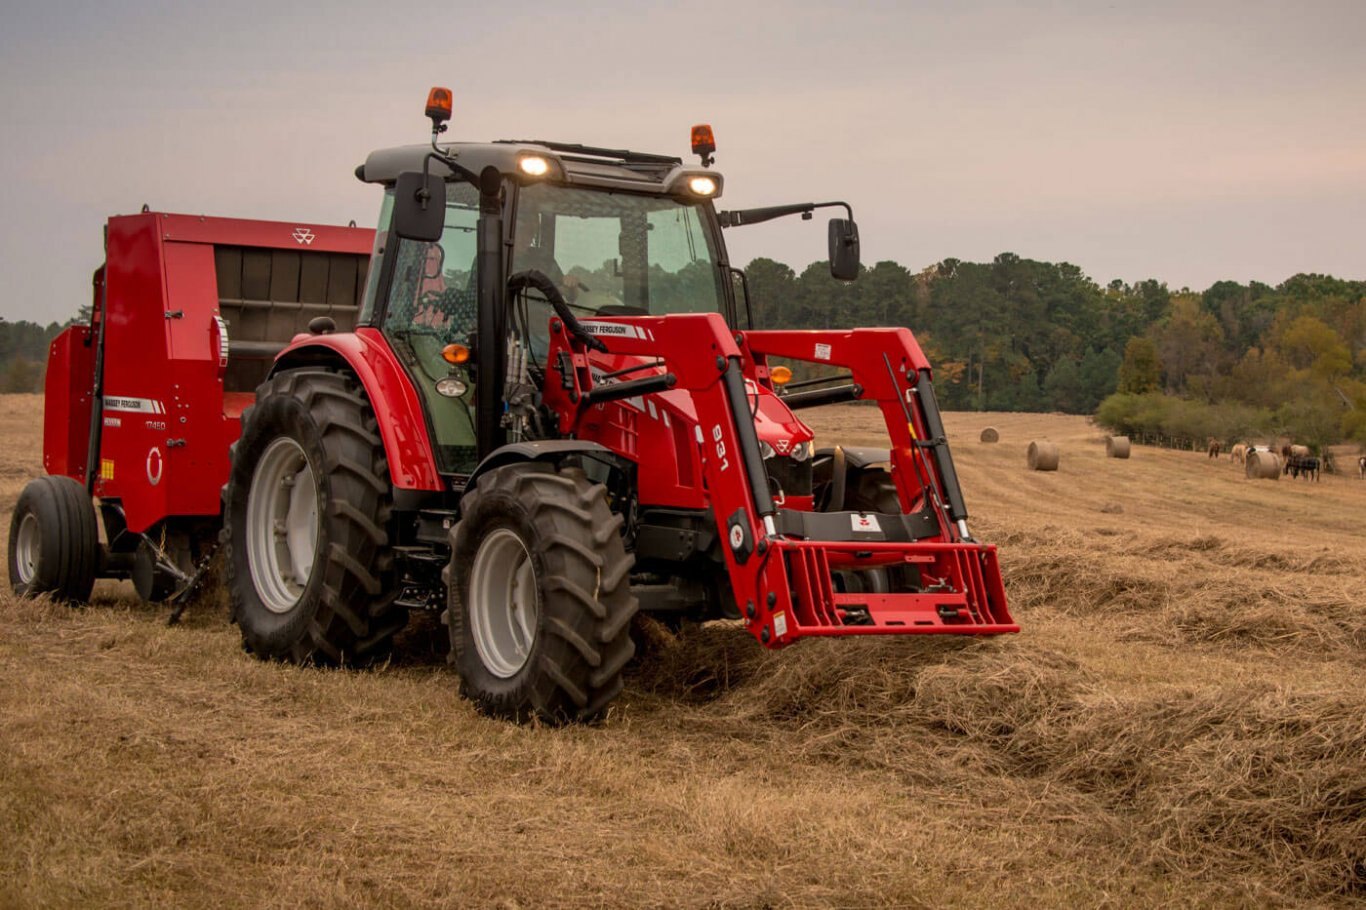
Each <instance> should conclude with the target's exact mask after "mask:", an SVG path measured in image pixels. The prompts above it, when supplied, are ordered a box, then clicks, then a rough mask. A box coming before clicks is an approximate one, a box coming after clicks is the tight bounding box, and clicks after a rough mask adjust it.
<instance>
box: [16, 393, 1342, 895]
mask: <svg viewBox="0 0 1366 910" xmlns="http://www.w3.org/2000/svg"><path fill="white" fill-rule="evenodd" d="M40 409H41V402H40V401H39V400H38V399H35V398H22V397H13V396H11V397H3V398H0V497H2V498H3V500H4V502H3V505H4V516H5V519H4V521H5V522H6V523H7V521H8V515H9V511H10V508H11V507H12V504H13V502H14V499H15V497H16V496H17V494H18V491H19V489H20V488H21V486H22V484H23V482H24V481H25V480H26V479H27V478H28V477H30V476H33V475H34V474H36V473H37V472H38V470H39V464H40V460H39V431H38V429H37V428H38V426H39V414H40ZM876 420H877V414H876V412H874V411H871V410H869V409H861V408H854V407H849V408H842V409H825V410H824V412H823V413H819V416H817V417H816V418H815V419H814V420H813V423H814V424H815V425H816V426H817V427H818V429H819V430H820V431H821V432H822V433H823V436H824V438H825V439H831V438H833V436H832V435H831V434H832V433H833V431H835V430H836V429H839V430H840V431H841V436H842V438H844V439H846V440H848V441H850V442H864V443H875V442H877V441H878V439H879V437H880V433H876V432H875V431H878V430H879V427H878V425H877V423H876V422H875V421H876ZM947 420H948V425H949V431H950V433H951V434H952V436H953V441H954V442H955V445H956V456H957V461H958V464H959V466H960V470H961V473H962V476H963V485H964V488H965V490H966V494H967V499H968V505H969V508H970V510H971V511H972V513H973V515H974V518H973V522H972V524H973V527H974V530H975V532H976V533H977V534H978V536H979V537H982V538H984V539H988V540H991V541H994V542H996V543H998V544H999V545H1000V547H1001V551H1002V554H1003V555H1002V561H1003V564H1004V566H1005V569H1006V573H1007V579H1006V584H1007V589H1008V591H1009V593H1010V596H1011V598H1012V604H1013V608H1014V611H1015V615H1016V617H1017V619H1018V620H1019V621H1020V622H1021V623H1022V624H1023V626H1024V630H1025V631H1024V632H1023V634H1021V635H1019V636H1013V637H1009V638H1002V639H996V640H990V641H980V642H973V641H960V640H948V639H944V638H939V639H934V640H931V639H924V638H922V639H903V640H882V641H868V640H864V641H848V642H814V643H804V644H801V645H798V646H796V647H793V648H790V649H788V650H786V651H783V652H780V653H767V652H764V651H762V650H761V649H760V648H759V647H758V646H757V645H756V644H755V643H754V642H753V641H752V640H750V639H749V638H748V637H747V636H745V635H744V634H743V633H742V632H740V631H738V630H736V629H733V628H728V627H724V626H712V627H707V628H704V629H702V630H699V631H697V632H695V633H693V634H691V635H687V636H684V637H682V638H679V639H674V638H671V637H668V636H667V635H665V634H663V633H661V632H656V634H655V635H654V636H653V637H652V639H651V644H650V646H649V648H648V649H647V655H646V658H645V660H644V661H643V662H642V663H641V665H640V667H639V668H638V670H637V671H636V672H635V673H634V674H633V676H632V677H631V679H630V681H629V683H628V688H627V690H626V692H625V694H624V696H623V697H622V699H621V700H620V702H619V704H618V706H617V708H616V709H615V710H614V712H613V713H612V715H611V716H610V718H609V719H608V720H607V721H606V722H604V723H602V724H600V725H597V726H593V727H573V728H568V729H545V728H531V727H514V726H509V725H507V724H503V723H498V722H494V721H489V720H486V719H483V718H481V717H479V716H477V715H476V714H475V713H474V712H473V711H472V710H471V708H470V706H469V705H468V704H467V703H465V702H463V701H462V700H461V699H460V698H459V696H458V694H457V692H456V683H455V680H454V679H453V678H452V676H451V675H450V674H449V673H448V671H447V670H446V668H445V666H444V664H443V663H442V660H441V657H440V654H439V653H438V651H439V648H438V646H437V642H438V641H439V633H437V632H436V630H435V629H434V627H433V624H432V623H430V622H427V623H421V624H419V626H418V628H416V629H415V630H414V631H413V632H412V633H410V634H409V635H407V636H406V638H405V640H404V641H403V643H402V651H401V653H400V655H399V656H398V657H397V658H396V660H395V661H394V662H393V663H392V664H391V665H389V666H387V667H385V668H382V669H380V670H376V671H369V672H351V671H319V670H301V669H297V668H293V667H287V666H275V665H268V664H263V663H259V662H257V661H255V660H252V659H250V658H249V657H247V656H245V655H244V654H243V653H242V652H241V651H240V649H239V646H238V636H237V633H236V630H235V628H233V627H231V626H230V625H228V623H227V621H226V612H225V611H224V609H223V608H222V606H221V605H219V606H213V605H207V606H202V607H199V608H197V609H195V610H192V611H191V613H190V614H189V615H188V617H187V620H186V622H185V623H184V624H183V625H182V626H180V627H177V628H167V627H166V626H165V624H164V620H165V616H166V611H165V610H162V609H157V608H150V607H144V606H141V605H139V604H138V603H137V602H136V600H135V598H133V596H132V592H131V588H130V587H129V586H127V585H126V584H111V583H102V585H101V587H100V588H98V589H97V603H96V604H95V605H93V606H92V607H90V608H87V609H83V610H79V611H71V610H67V609H65V608H60V607H55V606H51V605H47V604H41V603H18V602H15V601H14V600H13V599H12V598H10V597H9V596H8V595H7V594H6V595H4V596H3V597H0V844H3V845H4V848H3V849H0V906H5V907H38V906H91V905H102V906H148V905H159V906H176V907H215V908H224V907H238V906H262V907H295V906H301V905H303V906H319V907H331V906H394V907H399V906H474V907H504V908H513V907H521V908H524V907H539V906H570V907H596V906H611V907H650V906H667V907H675V906H676V907H718V908H719V907H743V908H759V907H789V906H797V907H805V906H841V907H877V906H901V907H920V906H944V905H962V906H969V907H973V906H980V907H997V906H1035V907H1037V906H1058V905H1084V906H1117V907H1134V906H1168V905H1172V904H1182V905H1190V904H1200V905H1242V906H1268V905H1290V904H1314V905H1335V904H1343V905H1345V904H1349V903H1353V902H1359V901H1360V900H1361V899H1362V898H1363V897H1366V661H1364V660H1363V656H1366V605H1363V602H1362V591H1363V588H1366V532H1364V531H1363V527H1362V522H1363V516H1366V483H1359V482H1357V481H1356V480H1355V479H1352V480H1347V479H1343V478H1329V477H1325V478H1324V480H1323V482H1322V483H1320V484H1318V485H1311V484H1308V483H1304V482H1290V481H1287V480H1282V481H1278V482H1275V483H1271V482H1266V481H1246V480H1244V479H1242V475H1241V472H1239V471H1235V470H1234V469H1233V468H1232V467H1231V466H1230V465H1229V462H1228V461H1227V459H1223V460H1221V461H1218V462H1211V461H1208V460H1207V459H1206V458H1205V457H1204V455H1202V454H1193V453H1177V452H1167V451H1158V450H1153V449H1147V448H1142V447H1135V449H1134V454H1133V457H1132V458H1131V459H1130V460H1129V461H1114V460H1106V459H1105V458H1104V457H1103V453H1104V446H1103V444H1102V443H1101V442H1100V441H1099V440H1100V437H1099V433H1098V431H1097V430H1096V429H1095V428H1093V427H1090V426H1088V425H1087V423H1086V421H1085V420H1084V419H1083V418H1076V417H1064V416H1057V415H1003V414H993V415H968V414H950V415H947ZM988 423H990V424H993V425H995V426H997V427H999V428H1000V430H1001V435H1002V441H1001V442H1000V443H998V444H996V445H983V444H981V443H978V442H977V434H978V431H979V430H980V429H981V428H982V427H983V426H985V425H986V424H988ZM1045 436H1046V437H1047V438H1049V439H1052V440H1053V441H1055V442H1057V443H1059V444H1060V446H1061V448H1062V463H1061V468H1060V470H1059V471H1058V472H1057V473H1055V474H1038V473H1029V472H1027V471H1026V470H1025V467H1024V463H1025V446H1026V445H1027V443H1028V441H1029V440H1030V439H1035V438H1043V437H1045ZM6 590H7V586H6Z"/></svg>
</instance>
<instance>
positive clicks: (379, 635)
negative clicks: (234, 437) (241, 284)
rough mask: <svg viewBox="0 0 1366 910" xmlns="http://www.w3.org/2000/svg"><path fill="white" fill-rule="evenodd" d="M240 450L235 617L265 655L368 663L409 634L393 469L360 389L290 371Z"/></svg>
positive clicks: (230, 570)
mask: <svg viewBox="0 0 1366 910" xmlns="http://www.w3.org/2000/svg"><path fill="white" fill-rule="evenodd" d="M242 426H243V429H242V437H241V439H240V440H238V442H237V443H235V444H234V445H233V450H232V472H231V474H230V477H229V480H228V487H227V491H226V508H225V528H226V534H225V540H226V554H225V559H224V562H225V565H226V568H227V582H228V591H229V594H230V597H231V601H232V618H233V621H234V622H236V623H237V625H238V627H239V628H240V629H241V631H242V644H243V646H244V647H245V648H246V650H247V651H249V652H251V653H252V654H255V655H256V656H258V657H261V658H265V659H275V660H288V661H291V662H294V663H300V664H304V663H325V664H357V665H363V664H368V663H371V662H373V661H374V660H376V659H377V658H380V657H383V656H384V655H385V654H387V653H388V651H389V646H390V645H391V643H392V641H393V637H394V635H395V634H396V633H397V632H398V631H399V630H400V629H402V628H403V627H404V625H406V624H407V619H408V614H407V610H406V609H405V608H402V607H397V606H395V605H394V601H395V598H396V594H397V585H396V583H395V579H394V568H393V565H394V560H393V553H392V551H391V550H390V540H389V534H388V531H387V526H388V522H389V514H390V511H391V509H392V507H393V493H392V490H391V488H390V482H389V467H388V463H387V461H386V460H385V457H384V445H383V443H382V442H381V440H380V436H379V427H378V424H377V422H376V420H375V415H374V412H373V410H372V409H371V407H370V404H369V402H368V401H367V400H366V398H365V393H364V391H363V390H362V389H361V387H360V386H359V385H358V384H357V383H356V382H355V380H354V379H352V378H351V377H350V376H347V375H345V374H342V373H338V372H332V371H327V370H316V369H305V370H284V371H281V372H280V373H277V374H276V375H274V376H272V377H271V378H270V379H268V380H266V382H265V383H264V384H262V386H261V387H260V388H259V389H257V398H256V404H255V405H254V406H253V407H252V408H250V409H248V411H247V412H246V413H245V414H243V421H242Z"/></svg>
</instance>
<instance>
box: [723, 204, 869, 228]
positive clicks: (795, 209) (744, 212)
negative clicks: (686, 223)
mask: <svg viewBox="0 0 1366 910" xmlns="http://www.w3.org/2000/svg"><path fill="white" fill-rule="evenodd" d="M836 206H838V207H840V208H843V209H844V211H845V214H847V215H848V216H849V220H850V221H853V220H854V210H853V209H852V208H851V207H850V206H849V203H847V202H798V203H794V204H792V205H775V206H770V207H768V208H762V209H735V210H732V211H728V212H717V213H716V218H717V220H718V221H720V222H721V227H740V226H742V225H746V224H759V223H761V222H764V221H772V220H773V219H774V218H783V217H785V216H787V215H801V216H802V217H803V218H808V217H810V216H811V213H812V212H813V211H815V210H816V209H825V208H834V207H836Z"/></svg>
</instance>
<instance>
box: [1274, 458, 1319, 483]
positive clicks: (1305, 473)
mask: <svg viewBox="0 0 1366 910" xmlns="http://www.w3.org/2000/svg"><path fill="white" fill-rule="evenodd" d="M1282 473H1283V474H1289V475H1290V476H1292V477H1294V478H1296V479H1298V478H1300V477H1303V478H1304V479H1305V480H1318V479H1319V460H1318V459H1317V458H1315V457H1314V456H1312V455H1291V456H1290V457H1289V458H1287V459H1286V461H1285V471H1283V472H1282Z"/></svg>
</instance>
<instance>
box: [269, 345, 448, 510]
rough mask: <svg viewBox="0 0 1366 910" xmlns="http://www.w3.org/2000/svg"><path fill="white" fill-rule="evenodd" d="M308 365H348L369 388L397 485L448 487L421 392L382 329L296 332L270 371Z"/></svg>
mask: <svg viewBox="0 0 1366 910" xmlns="http://www.w3.org/2000/svg"><path fill="white" fill-rule="evenodd" d="M310 366H328V367H333V368H344V369H346V370H348V371H350V372H351V373H352V374H353V375H354V376H355V377H356V380H357V381H358V382H360V384H361V386H362V387H363V388H364V389H365V395H366V397H367V398H368V399H369V400H370V407H371V408H373V409H374V411H375V420H376V421H377V422H378V423H379V433H380V438H381V439H382V440H383V442H384V454H385V457H386V458H387V459H388V462H389V477H390V480H392V481H393V485H394V489H396V490H443V489H445V486H444V484H443V482H442V479H441V474H440V472H439V471H438V470H437V466H436V455H435V453H434V452H433V451H432V442H431V436H430V435H429V434H428V432H427V419H426V416H425V414H424V413H423V410H422V401H421V398H420V396H419V395H418V393H417V390H416V389H414V388H413V383H412V380H411V379H409V378H408V372H407V371H406V370H405V369H404V368H403V364H401V363H400V362H399V360H398V358H397V357H396V356H395V355H394V352H393V349H392V348H390V347H389V344H388V342H386V341H385V340H384V336H383V335H381V334H380V333H379V332H378V331H377V330H375V329H373V328H360V329H357V330H356V331H355V332H338V333H336V334H330V335H298V336H295V338H294V340H293V341H291V342H290V344H289V346H288V347H286V348H285V349H284V350H283V351H281V352H280V355H279V356H278V357H277V358H276V359H275V365H274V366H273V367H272V368H271V373H272V374H274V373H278V372H279V371H281V370H290V369H296V368H299V367H310Z"/></svg>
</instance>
